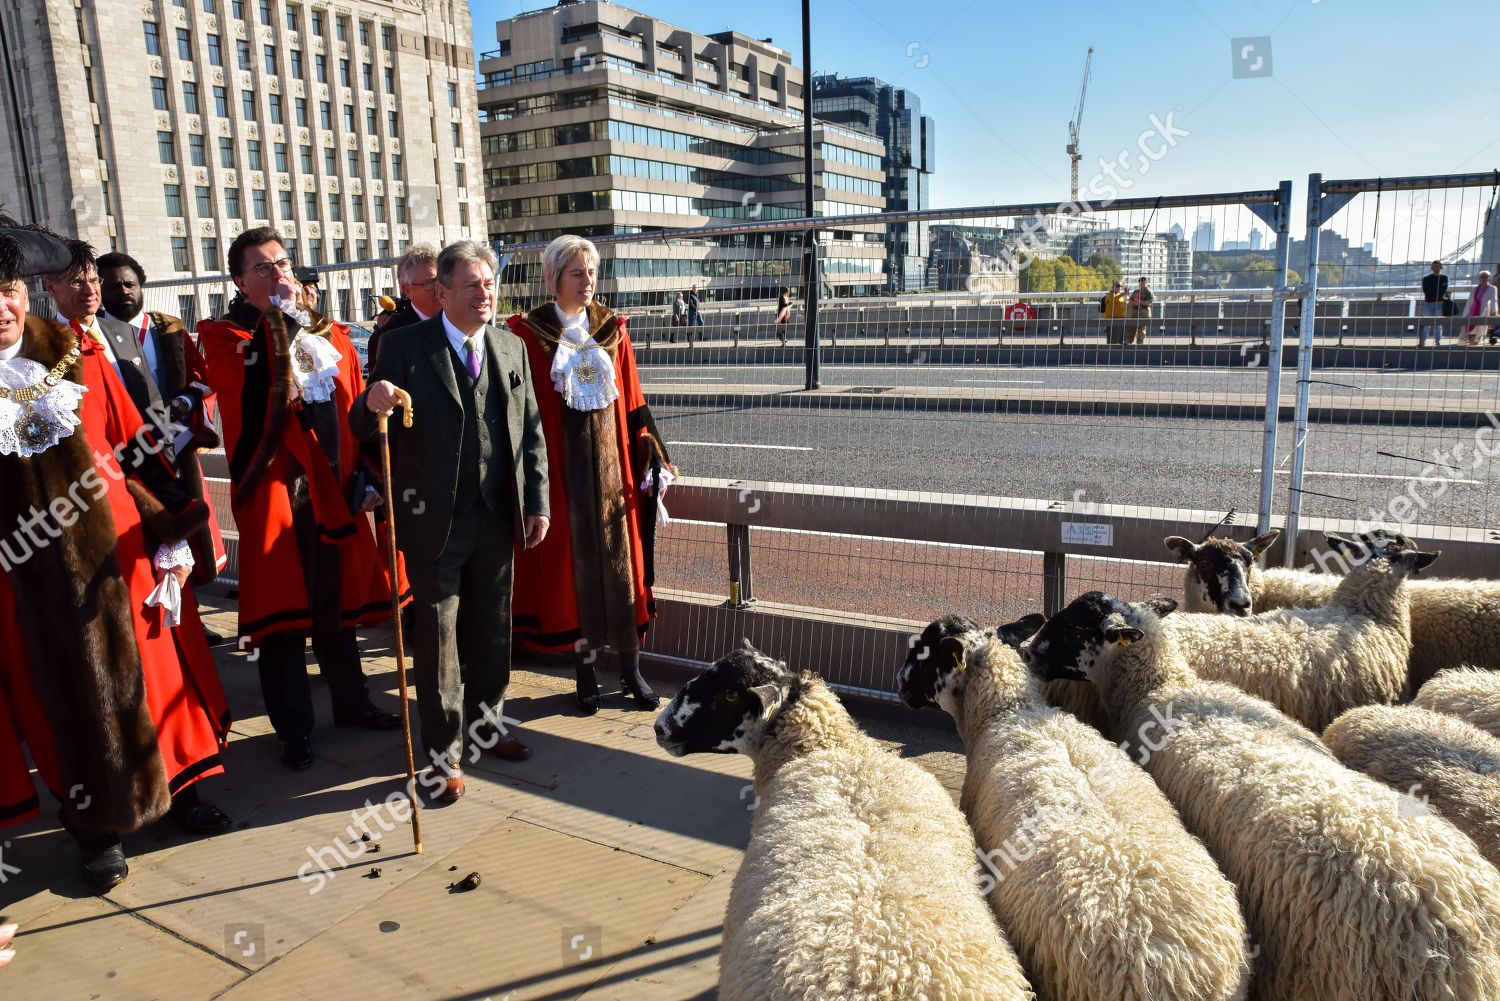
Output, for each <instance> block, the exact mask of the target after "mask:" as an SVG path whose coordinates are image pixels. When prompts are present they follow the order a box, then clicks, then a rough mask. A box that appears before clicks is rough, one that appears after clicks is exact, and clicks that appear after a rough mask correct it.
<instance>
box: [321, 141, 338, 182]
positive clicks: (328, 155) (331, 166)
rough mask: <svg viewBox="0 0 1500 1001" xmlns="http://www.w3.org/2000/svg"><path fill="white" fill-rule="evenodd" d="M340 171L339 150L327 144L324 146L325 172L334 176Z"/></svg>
mask: <svg viewBox="0 0 1500 1001" xmlns="http://www.w3.org/2000/svg"><path fill="white" fill-rule="evenodd" d="M338 172H339V161H338V151H337V150H335V149H334V148H333V147H332V146H326V147H324V149H323V173H325V174H327V175H328V176H329V177H333V176H335V175H337V174H338Z"/></svg>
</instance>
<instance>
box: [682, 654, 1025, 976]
mask: <svg viewBox="0 0 1500 1001" xmlns="http://www.w3.org/2000/svg"><path fill="white" fill-rule="evenodd" d="M656 739H657V742H658V743H659V744H660V745H661V746H662V747H663V748H664V749H666V750H667V751H668V752H669V753H671V754H673V755H683V754H691V753H695V752H715V753H721V754H733V753H741V754H746V755H749V756H750V758H751V759H752V760H753V761H754V763H755V772H754V784H755V791H756V793H757V794H758V796H759V801H758V803H757V805H756V808H755V814H754V818H753V820H752V822H751V831H750V844H749V846H748V847H747V848H746V850H745V857H744V860H743V862H742V864H741V866H740V870H739V873H738V874H737V875H736V876H735V880H734V884H733V886H732V887H731V889H730V897H729V906H728V908H727V910H726V912H725V915H724V944H723V949H722V951H721V953H720V959H719V970H720V975H719V997H720V999H721V1001H823V999H826V998H850V999H853V998H862V999H863V998H873V999H888V1001H896V999H904V998H923V999H927V1001H959V999H963V1001H995V999H998V1001H1020V999H1029V998H1032V997H1033V994H1032V993H1031V989H1030V988H1029V987H1028V986H1027V983H1026V978H1025V975H1024V974H1023V973H1022V972H1021V965H1020V962H1019V961H1018V960H1017V958H1016V954H1015V952H1014V950H1012V949H1011V947H1010V945H1009V943H1007V942H1006V940H1005V938H1004V937H1003V935H1002V934H1001V932H1000V929H999V927H998V925H997V924H996V923H995V917H994V915H993V914H991V913H990V909H989V906H988V905H987V904H986V903H985V900H984V897H983V896H982V895H981V894H980V888H979V886H978V884H977V882H976V879H975V876H974V871H973V870H974V865H975V858H976V854H975V849H974V836H973V834H972V833H971V832H970V831H969V827H968V824H967V823H965V822H964V819H963V815H962V814H960V813H959V812H958V809H957V808H956V807H955V806H954V805H953V800H952V798H951V797H950V796H949V795H948V793H947V791H946V790H945V789H943V787H942V786H941V785H940V784H939V783H938V781H937V779H935V778H934V777H933V776H932V775H930V774H929V773H928V772H926V771H924V770H923V769H922V768H921V767H920V766H918V765H916V764H914V763H913V762H910V761H906V760H903V759H902V758H899V757H897V756H896V755H895V754H893V753H891V752H889V751H887V750H885V749H884V748H882V747H881V746H880V745H879V744H877V743H876V742H875V741H874V740H872V739H871V738H870V737H869V736H867V735H866V734H864V733H863V732H862V731H861V730H860V729H859V727H857V726H856V725H855V723H854V721H853V720H852V719H851V718H850V716H849V713H848V711H847V710H845V709H844V707H843V705H842V704H841V703H840V702H839V700H838V699H837V697H836V696H835V695H834V694H833V692H831V691H830V690H829V689H828V687H827V686H826V685H824V684H823V682H822V681H820V680H818V679H817V678H815V677H813V676H812V675H810V674H803V675H801V676H798V675H797V674H795V673H793V672H792V671H790V670H788V669H787V666H786V665H785V664H784V663H782V662H780V661H777V660H773V659H772V658H770V657H767V656H765V655H763V654H761V653H760V652H759V651H757V650H755V649H754V648H753V647H752V646H750V644H749V642H748V641H747V642H746V643H745V645H744V647H742V648H741V649H739V650H736V651H735V652H734V653H732V654H729V655H728V656H726V657H724V658H722V659H721V660H719V661H718V662H717V663H716V664H714V665H713V667H711V668H710V669H709V670H707V671H705V672H704V673H703V674H700V675H698V676H697V677H695V678H693V679H692V680H691V681H689V682H688V683H687V684H686V685H685V686H684V687H683V688H682V690H681V691H680V692H678V694H677V696H676V698H674V699H673V700H672V701H671V702H670V703H669V704H668V705H667V707H666V708H665V709H663V710H662V712H661V715H660V716H659V717H658V718H657V721H656Z"/></svg>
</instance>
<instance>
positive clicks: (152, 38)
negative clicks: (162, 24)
mask: <svg viewBox="0 0 1500 1001" xmlns="http://www.w3.org/2000/svg"><path fill="white" fill-rule="evenodd" d="M145 29H146V55H148V56H159V55H161V30H160V29H159V28H157V26H156V22H155V21H147V22H146V23H145Z"/></svg>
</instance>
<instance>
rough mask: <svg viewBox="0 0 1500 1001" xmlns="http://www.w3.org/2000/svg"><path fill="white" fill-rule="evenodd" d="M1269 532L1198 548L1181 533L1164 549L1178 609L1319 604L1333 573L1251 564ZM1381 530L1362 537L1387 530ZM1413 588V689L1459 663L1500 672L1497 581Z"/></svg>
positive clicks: (1442, 581)
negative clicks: (1179, 563) (1179, 574)
mask: <svg viewBox="0 0 1500 1001" xmlns="http://www.w3.org/2000/svg"><path fill="white" fill-rule="evenodd" d="M1279 534H1280V532H1279V530H1276V529H1273V530H1272V531H1270V532H1267V533H1266V534H1265V535H1261V536H1257V537H1256V538H1254V539H1251V540H1250V541H1249V542H1243V543H1241V542H1236V541H1234V540H1233V539H1219V538H1211V539H1208V540H1207V541H1205V542H1204V543H1203V544H1202V545H1198V544H1195V543H1193V542H1191V541H1189V540H1187V539H1184V538H1182V537H1181V536H1172V537H1170V538H1168V539H1166V540H1165V541H1166V545H1167V548H1168V549H1171V550H1172V551H1173V552H1174V553H1176V554H1177V555H1178V556H1179V557H1180V558H1182V559H1184V560H1186V561H1187V574H1186V579H1185V581H1184V584H1183V595H1184V598H1185V601H1184V605H1183V608H1184V609H1185V610H1186V611H1189V612H1223V613H1226V614H1229V615H1248V614H1250V612H1251V610H1252V609H1253V610H1254V611H1257V612H1263V611H1269V610H1270V609H1273V608H1318V607H1321V606H1322V605H1325V604H1327V602H1328V600H1329V598H1331V597H1332V596H1333V592H1334V590H1335V589H1336V588H1337V587H1338V583H1339V577H1338V575H1336V574H1327V573H1314V572H1312V571H1310V570H1294V569H1289V568H1283V567H1268V568H1266V569H1264V570H1263V569H1261V567H1260V566H1259V564H1258V563H1257V562H1256V561H1257V559H1258V558H1259V557H1260V555H1261V554H1262V553H1263V552H1265V551H1266V549H1268V548H1269V547H1270V545H1271V543H1272V542H1274V541H1275V540H1276V537H1277V535H1279ZM1387 534H1388V533H1385V532H1384V530H1381V529H1376V530H1375V531H1374V532H1370V533H1366V534H1365V535H1362V536H1360V538H1361V539H1373V538H1379V537H1381V536H1383V535H1387ZM1409 587H1410V591H1411V643H1412V650H1411V660H1410V670H1409V675H1410V685H1411V690H1412V691H1416V690H1417V689H1418V688H1421V687H1422V686H1423V685H1424V684H1426V683H1427V682H1428V681H1429V680H1430V679H1431V678H1432V677H1433V676H1434V675H1435V674H1437V673H1438V672H1439V671H1443V670H1447V669H1448V668H1451V667H1457V666H1459V665H1463V664H1466V665H1469V666H1472V667H1480V668H1485V669H1488V670H1492V671H1493V670H1500V582H1497V581H1491V580H1461V579H1457V578H1436V579H1433V580H1414V581H1412V582H1411V583H1410V585H1409Z"/></svg>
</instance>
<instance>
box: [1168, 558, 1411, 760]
mask: <svg viewBox="0 0 1500 1001" xmlns="http://www.w3.org/2000/svg"><path fill="white" fill-rule="evenodd" d="M1329 541H1330V544H1332V545H1334V546H1336V547H1338V548H1339V549H1341V550H1343V551H1347V552H1349V553H1351V554H1356V555H1358V556H1359V557H1362V558H1363V559H1362V561H1361V562H1359V563H1358V565H1356V566H1355V567H1354V569H1352V570H1351V571H1350V572H1349V575H1348V576H1347V577H1342V578H1338V582H1339V583H1338V588H1337V589H1336V590H1335V591H1334V594H1333V597H1332V598H1330V599H1329V603H1328V604H1327V605H1326V606H1324V607H1322V608H1282V609H1275V610H1273V611H1269V612H1261V613H1259V614H1258V615H1252V616H1250V617H1248V618H1232V617H1226V616H1222V615H1192V614H1188V615H1179V616H1174V617H1173V618H1172V619H1170V620H1168V624H1167V626H1166V628H1168V629H1170V630H1171V631H1172V632H1173V633H1174V634H1175V635H1176V637H1177V641H1178V643H1179V644H1181V646H1182V648H1183V650H1184V651H1185V652H1186V654H1187V658H1188V661H1189V663H1191V664H1192V666H1193V670H1194V671H1195V672H1196V673H1197V674H1198V675H1199V676H1200V677H1202V678H1206V679H1208V680H1210V681H1225V682H1228V683H1230V684H1232V685H1236V686H1238V687H1240V688H1243V689H1244V690H1245V691H1247V692H1249V693H1251V694H1252V695H1258V696H1260V697H1261V698H1263V699H1265V700H1267V701H1268V702H1270V703H1272V704H1273V705H1275V706H1276V707H1277V708H1278V709H1280V710H1281V711H1282V712H1284V713H1286V714H1287V715H1289V716H1291V717H1292V718H1293V719H1295V720H1297V721H1298V722H1300V723H1302V724H1303V725H1304V726H1307V727H1308V728H1310V729H1312V730H1313V731H1314V732H1319V731H1321V730H1322V729H1323V728H1324V727H1325V726H1327V725H1328V724H1329V723H1331V722H1333V719H1334V717H1336V716H1338V715H1339V713H1341V712H1343V711H1344V710H1346V709H1351V708H1353V707H1354V706H1360V705H1369V704H1371V703H1392V702H1397V701H1399V700H1400V699H1402V698H1403V697H1404V696H1405V695H1407V693H1408V689H1407V672H1406V667H1407V658H1408V656H1409V655H1410V653H1411V633H1410V629H1411V626H1410V621H1409V614H1408V610H1407V597H1406V590H1405V588H1404V587H1403V586H1402V585H1403V582H1404V581H1405V580H1406V579H1407V577H1408V576H1410V575H1411V574H1412V573H1415V572H1417V571H1418V570H1420V569H1422V568H1425V567H1427V566H1429V565H1430V564H1431V563H1432V561H1433V560H1435V559H1437V554H1435V553H1418V552H1414V551H1412V550H1409V549H1408V548H1406V546H1405V544H1404V540H1402V541H1397V540H1386V541H1385V542H1382V543H1381V547H1380V548H1369V547H1367V546H1365V545H1363V544H1361V543H1359V542H1355V541H1354V540H1352V539H1345V538H1343V537H1342V536H1335V535H1330V536H1329ZM1387 550H1388V551H1387ZM1397 553H1411V554H1412V558H1411V559H1404V558H1402V559H1395V558H1393V557H1394V556H1395V555H1396V554H1397Z"/></svg>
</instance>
